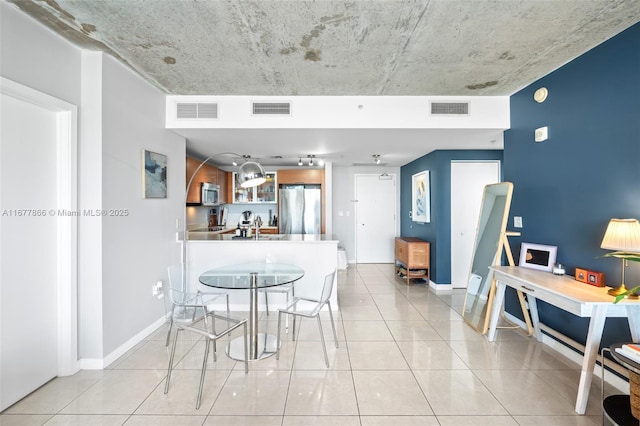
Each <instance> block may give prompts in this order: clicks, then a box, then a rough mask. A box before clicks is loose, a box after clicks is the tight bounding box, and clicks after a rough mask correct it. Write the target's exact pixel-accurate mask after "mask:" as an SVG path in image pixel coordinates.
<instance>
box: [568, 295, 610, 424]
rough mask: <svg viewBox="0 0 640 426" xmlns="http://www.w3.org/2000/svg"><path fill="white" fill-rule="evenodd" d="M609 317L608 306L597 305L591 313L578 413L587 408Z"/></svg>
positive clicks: (577, 402)
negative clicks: (603, 333)
mask: <svg viewBox="0 0 640 426" xmlns="http://www.w3.org/2000/svg"><path fill="white" fill-rule="evenodd" d="M606 317H607V306H606V305H596V306H594V307H593V312H592V313H591V321H589V332H588V333H587V341H586V343H585V345H584V359H583V360H582V371H581V372H580V384H579V385H578V397H577V398H576V413H578V414H584V413H585V411H586V410H587V400H588V399H589V388H590V387H591V379H592V378H593V369H594V367H595V365H596V358H597V356H598V348H599V347H600V339H601V338H602V330H603V329H604V321H605V319H606Z"/></svg>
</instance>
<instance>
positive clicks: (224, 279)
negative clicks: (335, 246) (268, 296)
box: [199, 262, 304, 290]
mask: <svg viewBox="0 0 640 426" xmlns="http://www.w3.org/2000/svg"><path fill="white" fill-rule="evenodd" d="M252 274H256V275H257V277H258V282H257V288H266V287H274V286H279V285H284V284H288V283H291V282H294V281H297V280H299V279H300V278H302V276H303V275H304V269H302V268H300V267H299V266H295V265H289V264H286V263H264V262H253V263H241V264H237V265H228V266H221V267H219V268H214V269H210V270H208V271H205V272H203V273H202V275H200V278H199V279H200V282H201V283H202V284H204V285H206V286H210V287H217V288H226V289H236V290H242V289H250V288H251V275H252Z"/></svg>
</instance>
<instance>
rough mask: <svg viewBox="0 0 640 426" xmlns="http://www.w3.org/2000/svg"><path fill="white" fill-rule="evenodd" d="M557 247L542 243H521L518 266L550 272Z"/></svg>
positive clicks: (554, 260)
mask: <svg viewBox="0 0 640 426" xmlns="http://www.w3.org/2000/svg"><path fill="white" fill-rule="evenodd" d="M557 254H558V247H556V246H545V245H542V244H531V243H522V245H521V246H520V262H519V264H518V265H519V266H521V267H523V268H530V269H537V270H539V271H547V272H551V271H552V270H553V265H554V264H555V263H556V256H557Z"/></svg>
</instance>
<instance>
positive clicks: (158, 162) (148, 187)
mask: <svg viewBox="0 0 640 426" xmlns="http://www.w3.org/2000/svg"><path fill="white" fill-rule="evenodd" d="M142 196H143V197H144V198H167V156H166V155H164V154H158V153H157V152H152V151H147V150H146V149H145V150H143V151H142Z"/></svg>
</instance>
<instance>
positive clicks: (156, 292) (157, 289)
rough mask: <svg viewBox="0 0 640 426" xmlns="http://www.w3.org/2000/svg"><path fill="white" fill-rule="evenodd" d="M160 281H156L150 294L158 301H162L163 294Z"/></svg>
mask: <svg viewBox="0 0 640 426" xmlns="http://www.w3.org/2000/svg"><path fill="white" fill-rule="evenodd" d="M162 285H163V283H162V280H158V282H156V284H155V285H153V286H151V294H152V295H153V296H155V297H157V298H158V299H162V298H163V297H164V293H163V292H162Z"/></svg>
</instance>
